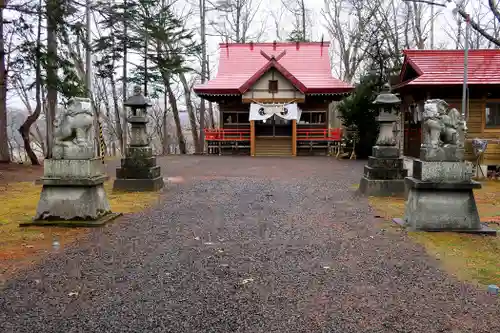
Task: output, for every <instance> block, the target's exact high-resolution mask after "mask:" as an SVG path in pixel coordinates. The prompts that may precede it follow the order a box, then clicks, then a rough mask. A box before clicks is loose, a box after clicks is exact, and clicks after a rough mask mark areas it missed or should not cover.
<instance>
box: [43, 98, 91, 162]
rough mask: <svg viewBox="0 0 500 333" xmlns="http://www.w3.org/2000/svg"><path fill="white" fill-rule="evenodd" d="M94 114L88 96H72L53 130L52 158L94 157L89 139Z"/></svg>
mask: <svg viewBox="0 0 500 333" xmlns="http://www.w3.org/2000/svg"><path fill="white" fill-rule="evenodd" d="M93 124H94V115H93V113H92V109H91V104H90V100H89V99H88V98H72V99H71V100H70V103H69V106H68V108H67V109H66V110H65V111H64V112H63V113H62V114H61V116H60V117H59V119H58V121H57V123H56V127H55V131H54V149H53V158H54V159H89V158H93V157H94V151H93V144H92V140H91V133H92V131H91V130H92V127H93Z"/></svg>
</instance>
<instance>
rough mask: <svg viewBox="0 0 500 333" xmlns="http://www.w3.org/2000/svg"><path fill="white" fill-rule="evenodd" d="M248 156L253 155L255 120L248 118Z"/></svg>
mask: <svg viewBox="0 0 500 333" xmlns="http://www.w3.org/2000/svg"><path fill="white" fill-rule="evenodd" d="M250 156H255V120H250Z"/></svg>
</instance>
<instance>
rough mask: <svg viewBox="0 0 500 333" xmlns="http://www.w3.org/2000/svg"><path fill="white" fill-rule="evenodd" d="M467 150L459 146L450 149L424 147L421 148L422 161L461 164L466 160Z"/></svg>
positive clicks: (449, 147)
mask: <svg viewBox="0 0 500 333" xmlns="http://www.w3.org/2000/svg"><path fill="white" fill-rule="evenodd" d="M464 155H465V150H464V149H463V148H458V147H457V146H448V147H438V148H430V147H422V148H420V159H421V160H422V161H429V162H440V161H449V162H459V161H463V160H464Z"/></svg>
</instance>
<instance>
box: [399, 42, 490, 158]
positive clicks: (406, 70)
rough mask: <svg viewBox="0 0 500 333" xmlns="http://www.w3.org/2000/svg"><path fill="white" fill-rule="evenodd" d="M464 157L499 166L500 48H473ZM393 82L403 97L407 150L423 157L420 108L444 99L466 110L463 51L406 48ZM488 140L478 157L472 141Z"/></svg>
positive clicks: (469, 76)
mask: <svg viewBox="0 0 500 333" xmlns="http://www.w3.org/2000/svg"><path fill="white" fill-rule="evenodd" d="M467 74H468V80H467V83H468V99H467V109H466V110H465V115H466V121H467V128H468V130H467V136H466V144H465V148H466V159H468V160H470V161H472V162H475V163H477V164H479V165H482V166H483V168H485V167H486V166H490V167H492V166H498V165H500V50H498V49H487V50H469V56H468V72H467ZM399 82H400V83H399V84H397V85H396V86H394V87H393V91H395V92H398V93H399V94H400V96H401V99H402V105H401V111H402V117H401V119H402V123H403V129H404V139H403V147H402V148H403V149H402V150H403V153H404V155H405V156H408V157H416V158H418V157H419V152H420V144H421V142H422V112H423V107H424V102H425V100H427V99H434V98H439V99H443V100H445V101H446V102H447V103H448V104H449V106H450V108H456V109H457V110H459V111H460V112H462V111H461V109H462V89H463V82H464V51H463V50H406V51H404V62H403V67H402V69H401V72H400V75H399ZM475 138H478V139H483V140H486V141H488V146H487V148H486V151H485V152H484V153H483V154H482V155H480V156H476V154H475V153H474V150H473V148H472V140H473V139H475Z"/></svg>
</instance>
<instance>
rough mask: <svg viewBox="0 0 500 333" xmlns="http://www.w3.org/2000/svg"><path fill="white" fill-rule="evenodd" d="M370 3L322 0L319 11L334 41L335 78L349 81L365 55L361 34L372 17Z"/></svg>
mask: <svg viewBox="0 0 500 333" xmlns="http://www.w3.org/2000/svg"><path fill="white" fill-rule="evenodd" d="M368 2H370V0H324V8H323V10H322V11H321V14H322V16H323V18H324V19H325V21H326V28H327V30H328V32H329V34H330V36H332V37H333V38H334V43H335V45H334V53H335V55H337V56H338V58H339V61H340V68H339V71H338V72H339V76H340V77H341V78H342V79H343V80H345V81H352V79H353V78H354V76H355V74H356V71H357V69H358V68H359V67H360V64H361V63H362V61H363V59H364V57H365V54H366V43H365V40H366V38H365V36H364V34H365V32H366V31H367V28H368V26H369V25H370V22H371V20H372V19H373V18H374V17H375V13H376V9H375V8H376V7H377V6H376V5H371V6H368Z"/></svg>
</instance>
